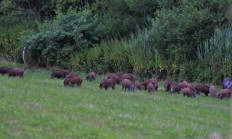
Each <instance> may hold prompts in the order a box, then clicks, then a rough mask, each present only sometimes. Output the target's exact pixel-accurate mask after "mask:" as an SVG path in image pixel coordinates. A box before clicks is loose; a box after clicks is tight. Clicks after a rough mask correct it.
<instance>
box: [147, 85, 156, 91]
mask: <svg viewBox="0 0 232 139" xmlns="http://www.w3.org/2000/svg"><path fill="white" fill-rule="evenodd" d="M147 91H148V92H149V93H154V92H155V87H154V85H153V84H152V83H148V85H147Z"/></svg>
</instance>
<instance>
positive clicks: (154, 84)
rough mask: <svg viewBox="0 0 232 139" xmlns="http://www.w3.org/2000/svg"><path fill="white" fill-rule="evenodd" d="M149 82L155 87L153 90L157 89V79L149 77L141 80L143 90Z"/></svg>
mask: <svg viewBox="0 0 232 139" xmlns="http://www.w3.org/2000/svg"><path fill="white" fill-rule="evenodd" d="M149 83H152V84H153V86H154V87H155V90H156V91H157V89H158V82H157V80H156V79H155V78H151V79H147V80H145V81H144V82H143V85H144V87H145V90H146V89H147V86H148V84H149Z"/></svg>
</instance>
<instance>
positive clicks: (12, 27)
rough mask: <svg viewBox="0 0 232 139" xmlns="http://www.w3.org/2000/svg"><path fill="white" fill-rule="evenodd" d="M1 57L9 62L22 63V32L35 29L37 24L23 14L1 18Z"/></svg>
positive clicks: (14, 13)
mask: <svg viewBox="0 0 232 139" xmlns="http://www.w3.org/2000/svg"><path fill="white" fill-rule="evenodd" d="M0 24H1V26H0V30H1V31H0V57H2V58H4V59H7V60H9V61H17V62H22V55H21V53H22V45H21V43H20V41H19V38H21V35H22V32H23V31H25V30H27V29H30V30H36V29H35V26H36V25H35V22H34V21H33V20H31V19H28V18H27V17H25V16H24V15H23V14H22V13H21V12H12V13H11V14H7V15H5V14H4V15H1V16H0Z"/></svg>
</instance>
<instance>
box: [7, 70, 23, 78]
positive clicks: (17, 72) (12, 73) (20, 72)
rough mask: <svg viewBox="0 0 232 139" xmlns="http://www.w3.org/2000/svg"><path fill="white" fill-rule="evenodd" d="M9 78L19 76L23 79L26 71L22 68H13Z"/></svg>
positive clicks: (9, 72)
mask: <svg viewBox="0 0 232 139" xmlns="http://www.w3.org/2000/svg"><path fill="white" fill-rule="evenodd" d="M8 76H9V77H11V76H13V77H15V76H19V77H21V78H23V77H24V70H23V69H20V68H12V69H11V70H9V71H8Z"/></svg>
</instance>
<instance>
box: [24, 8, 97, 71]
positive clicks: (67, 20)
mask: <svg viewBox="0 0 232 139" xmlns="http://www.w3.org/2000/svg"><path fill="white" fill-rule="evenodd" d="M97 34H98V30H97V21H96V19H95V18H94V17H93V16H92V14H91V11H89V10H84V11H81V12H78V13H76V12H75V11H73V10H70V11H69V12H67V13H66V14H63V13H58V14H57V16H56V17H55V18H54V19H53V20H45V21H44V23H42V24H39V32H38V33H36V34H34V35H32V36H31V37H29V38H28V39H27V40H26V41H25V42H24V46H25V47H26V48H27V49H28V51H29V55H30V56H29V58H28V59H30V60H31V61H30V62H29V64H30V65H34V64H36V65H38V66H62V67H65V68H69V66H70V65H71V63H70V62H71V61H70V59H71V58H72V57H73V55H74V54H75V53H77V52H79V51H81V50H82V49H84V48H87V47H89V46H92V45H93V44H94V43H95V42H97V41H98V38H97Z"/></svg>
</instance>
